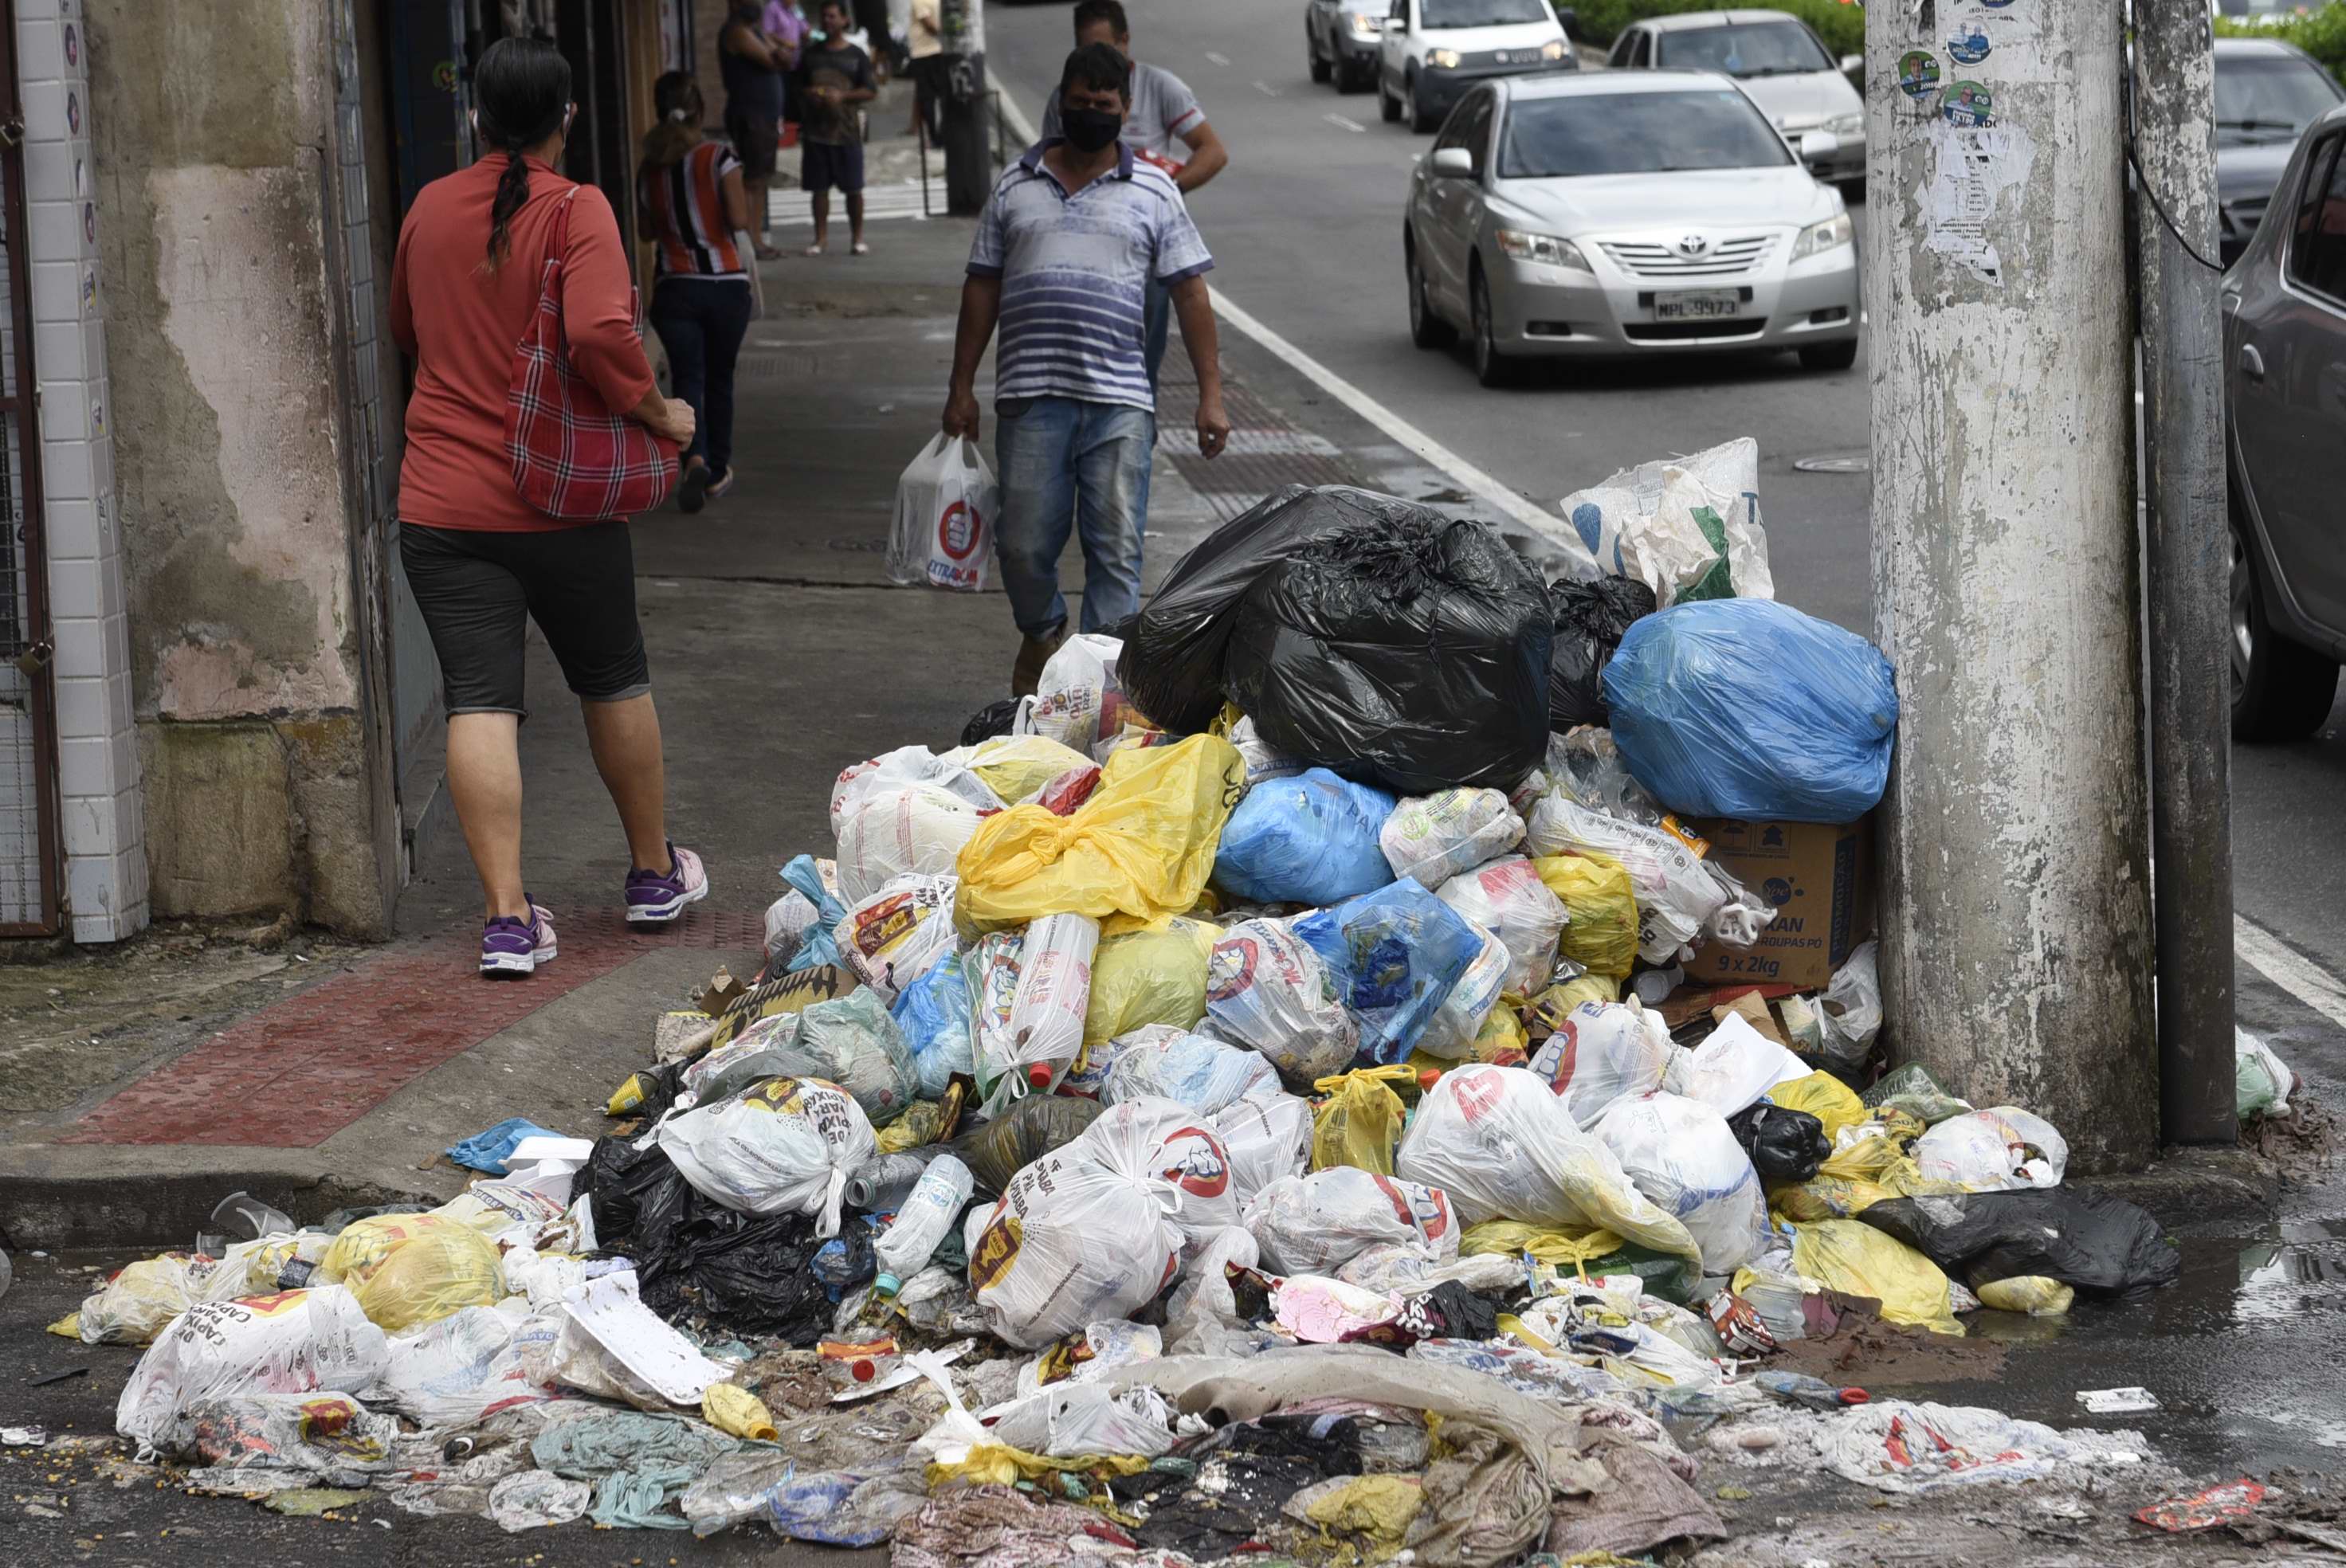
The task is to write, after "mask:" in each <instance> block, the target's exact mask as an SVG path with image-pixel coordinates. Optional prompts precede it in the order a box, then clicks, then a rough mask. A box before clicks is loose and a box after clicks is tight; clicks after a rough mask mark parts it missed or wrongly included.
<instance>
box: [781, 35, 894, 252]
mask: <svg viewBox="0 0 2346 1568" xmlns="http://www.w3.org/2000/svg"><path fill="white" fill-rule="evenodd" d="M820 19H821V23H822V40H821V42H820V43H818V44H816V45H814V46H812V47H811V48H809V49H808V50H807V52H806V54H805V55H804V56H802V57H801V61H800V64H799V102H800V105H801V108H800V111H799V147H800V152H799V158H800V163H799V183H800V184H801V185H802V186H804V187H806V192H807V199H809V200H810V201H811V202H812V203H813V204H814V243H813V244H811V245H810V246H808V247H807V254H808V255H810V256H820V255H821V254H822V253H823V250H824V249H825V248H826V247H828V246H829V244H830V243H831V192H832V191H833V190H837V191H838V192H839V193H840V194H841V196H843V197H845V198H846V199H847V227H848V243H849V245H850V246H851V248H852V251H853V253H854V254H855V255H858V256H868V255H870V254H871V252H872V247H870V246H869V245H866V244H865V243H864V242H863V114H862V106H863V105H865V104H868V103H870V102H871V101H872V99H873V98H875V97H878V96H879V92H880V88H879V83H878V81H877V80H876V79H875V78H874V77H873V76H872V56H869V55H867V54H865V53H864V52H863V51H862V50H861V49H859V48H857V47H856V46H854V45H852V44H851V43H849V42H848V41H847V33H848V29H849V27H850V26H851V25H852V23H851V22H850V20H849V17H848V11H847V0H822V10H821V14H820Z"/></svg>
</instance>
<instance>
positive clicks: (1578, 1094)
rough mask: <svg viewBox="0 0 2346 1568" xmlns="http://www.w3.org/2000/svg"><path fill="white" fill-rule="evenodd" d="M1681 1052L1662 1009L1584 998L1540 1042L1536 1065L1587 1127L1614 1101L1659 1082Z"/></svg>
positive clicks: (1657, 1085)
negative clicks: (1665, 1020)
mask: <svg viewBox="0 0 2346 1568" xmlns="http://www.w3.org/2000/svg"><path fill="white" fill-rule="evenodd" d="M1677 1055H1678V1047H1677V1046H1675V1045H1673V1044H1670V1032H1669V1028H1668V1025H1667V1024H1665V1023H1663V1022H1662V1015H1661V1014H1660V1013H1652V1012H1648V1011H1647V1010H1646V1009H1645V1008H1643V1007H1640V1006H1639V1005H1637V1003H1635V1002H1627V1003H1621V1002H1584V1003H1581V1004H1580V1005H1579V1006H1577V1007H1576V1008H1574V1009H1573V1010H1572V1011H1571V1012H1569V1013H1566V1014H1565V1015H1564V1017H1563V1018H1562V1019H1560V1020H1559V1021H1558V1022H1557V1023H1556V1033H1553V1034H1551V1035H1549V1036H1548V1037H1547V1038H1546V1039H1545V1040H1544V1041H1542V1042H1541V1043H1540V1048H1539V1049H1538V1050H1537V1051H1536V1052H1534V1053H1533V1054H1532V1060H1531V1070H1532V1071H1533V1072H1534V1073H1536V1074H1539V1076H1540V1077H1542V1078H1544V1079H1545V1080H1546V1081H1547V1082H1548V1083H1549V1084H1551V1085H1552V1086H1554V1088H1555V1090H1556V1093H1557V1094H1558V1095H1561V1096H1563V1099H1564V1103H1565V1105H1566V1108H1567V1109H1569V1110H1570V1111H1571V1112H1572V1119H1573V1121H1574V1122H1575V1123H1576V1125H1580V1126H1583V1127H1586V1126H1588V1125H1591V1124H1592V1123H1594V1122H1595V1121H1596V1118H1597V1117H1598V1116H1600V1115H1603V1114H1604V1112H1605V1107H1606V1106H1607V1105H1611V1104H1612V1103H1613V1102H1614V1101H1616V1100H1618V1099H1620V1098H1622V1097H1623V1096H1625V1095H1645V1094H1650V1093H1652V1092H1653V1091H1654V1090H1656V1089H1658V1088H1660V1087H1661V1086H1662V1074H1663V1072H1664V1070H1665V1069H1666V1068H1668V1066H1669V1064H1670V1062H1671V1060H1672V1058H1674V1057H1675V1056H1677Z"/></svg>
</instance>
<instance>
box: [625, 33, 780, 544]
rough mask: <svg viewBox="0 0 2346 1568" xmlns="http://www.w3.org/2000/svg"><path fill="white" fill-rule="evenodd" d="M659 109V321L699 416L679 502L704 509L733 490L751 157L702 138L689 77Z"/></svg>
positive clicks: (643, 216)
mask: <svg viewBox="0 0 2346 1568" xmlns="http://www.w3.org/2000/svg"><path fill="white" fill-rule="evenodd" d="M652 106H653V107H655V108H656V109H658V111H659V117H660V119H659V123H658V125H656V126H654V127H652V128H651V129H650V130H649V131H648V132H646V133H645V135H644V156H643V167H642V168H640V169H639V170H637V175H636V209H637V219H638V220H639V225H640V227H641V229H642V230H643V232H644V233H645V234H646V235H648V236H649V237H650V239H652V242H653V245H654V248H655V249H654V254H653V269H654V275H653V282H652V308H651V322H652V327H653V329H654V330H655V331H658V333H659V336H660V341H661V342H662V343H664V344H666V345H667V346H668V370H669V372H670V374H671V375H672V376H673V378H674V380H675V382H676V395H677V396H678V397H680V398H682V399H683V400H684V401H685V402H688V403H690V404H691V405H692V412H693V418H694V428H693V433H692V445H691V447H690V448H689V449H688V451H687V452H686V453H684V459H683V461H684V473H683V475H682V477H681V478H680V480H679V481H678V484H677V492H676V504H677V505H678V507H679V508H680V509H682V510H683V511H686V512H698V511H699V510H700V508H701V505H702V504H703V503H704V502H707V501H712V500H715V499H717V498H718V497H719V496H722V495H724V494H726V493H727V492H728V491H729V490H731V489H732V488H733V364H734V361H735V360H736V359H737V358H738V357H739V354H740V352H741V339H742V336H743V335H744V334H745V333H747V332H748V331H749V330H750V316H751V315H752V313H753V311H752V308H751V306H752V300H753V298H754V296H753V295H752V293H751V291H750V266H751V265H753V263H752V262H751V260H750V258H749V257H747V256H744V255H743V254H742V241H743V240H745V239H747V238H748V231H749V228H750V200H749V197H748V195H747V193H746V190H745V188H744V186H743V183H742V179H741V160H740V159H739V158H737V157H735V156H734V154H733V152H732V150H731V149H730V148H726V147H724V146H722V145H720V144H719V143H717V142H713V141H709V140H708V139H706V138H705V137H703V136H702V135H701V130H700V118H701V114H702V107H701V99H700V88H699V86H698V85H697V84H696V83H695V82H694V81H693V79H692V78H691V77H690V76H687V75H686V74H685V73H684V72H682V71H670V72H668V74H667V75H666V76H662V77H660V79H659V80H658V81H657V82H654V83H653V84H652Z"/></svg>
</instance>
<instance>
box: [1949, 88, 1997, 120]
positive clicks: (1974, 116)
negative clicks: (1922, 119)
mask: <svg viewBox="0 0 2346 1568" xmlns="http://www.w3.org/2000/svg"><path fill="white" fill-rule="evenodd" d="M1939 113H1940V115H1941V116H1942V117H1944V119H1945V120H1946V122H1947V123H1948V124H1949V125H1951V126H1953V127H1956V128H1957V129H1959V130H1985V129H1987V128H1988V127H1990V126H1992V125H1994V124H1995V96H1994V94H1993V93H1990V92H1989V91H1988V90H1987V88H1986V87H1983V86H1981V85H1980V84H1979V83H1977V82H1957V83H1955V84H1954V85H1953V86H1952V87H1949V88H1948V89H1947V90H1946V91H1945V92H1944V93H1943V94H1941V95H1940V97H1939Z"/></svg>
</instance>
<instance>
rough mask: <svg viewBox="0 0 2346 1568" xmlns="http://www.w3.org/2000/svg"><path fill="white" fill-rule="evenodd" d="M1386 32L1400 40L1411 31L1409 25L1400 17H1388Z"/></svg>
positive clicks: (1386, 19)
mask: <svg viewBox="0 0 2346 1568" xmlns="http://www.w3.org/2000/svg"><path fill="white" fill-rule="evenodd" d="M1385 31H1386V32H1387V33H1389V34H1391V35H1392V36H1394V37H1396V38H1398V37H1400V36H1402V35H1403V33H1406V32H1408V31H1409V24H1408V23H1407V22H1405V21H1403V19H1402V18H1401V17H1399V16H1388V17H1386V18H1385Z"/></svg>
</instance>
